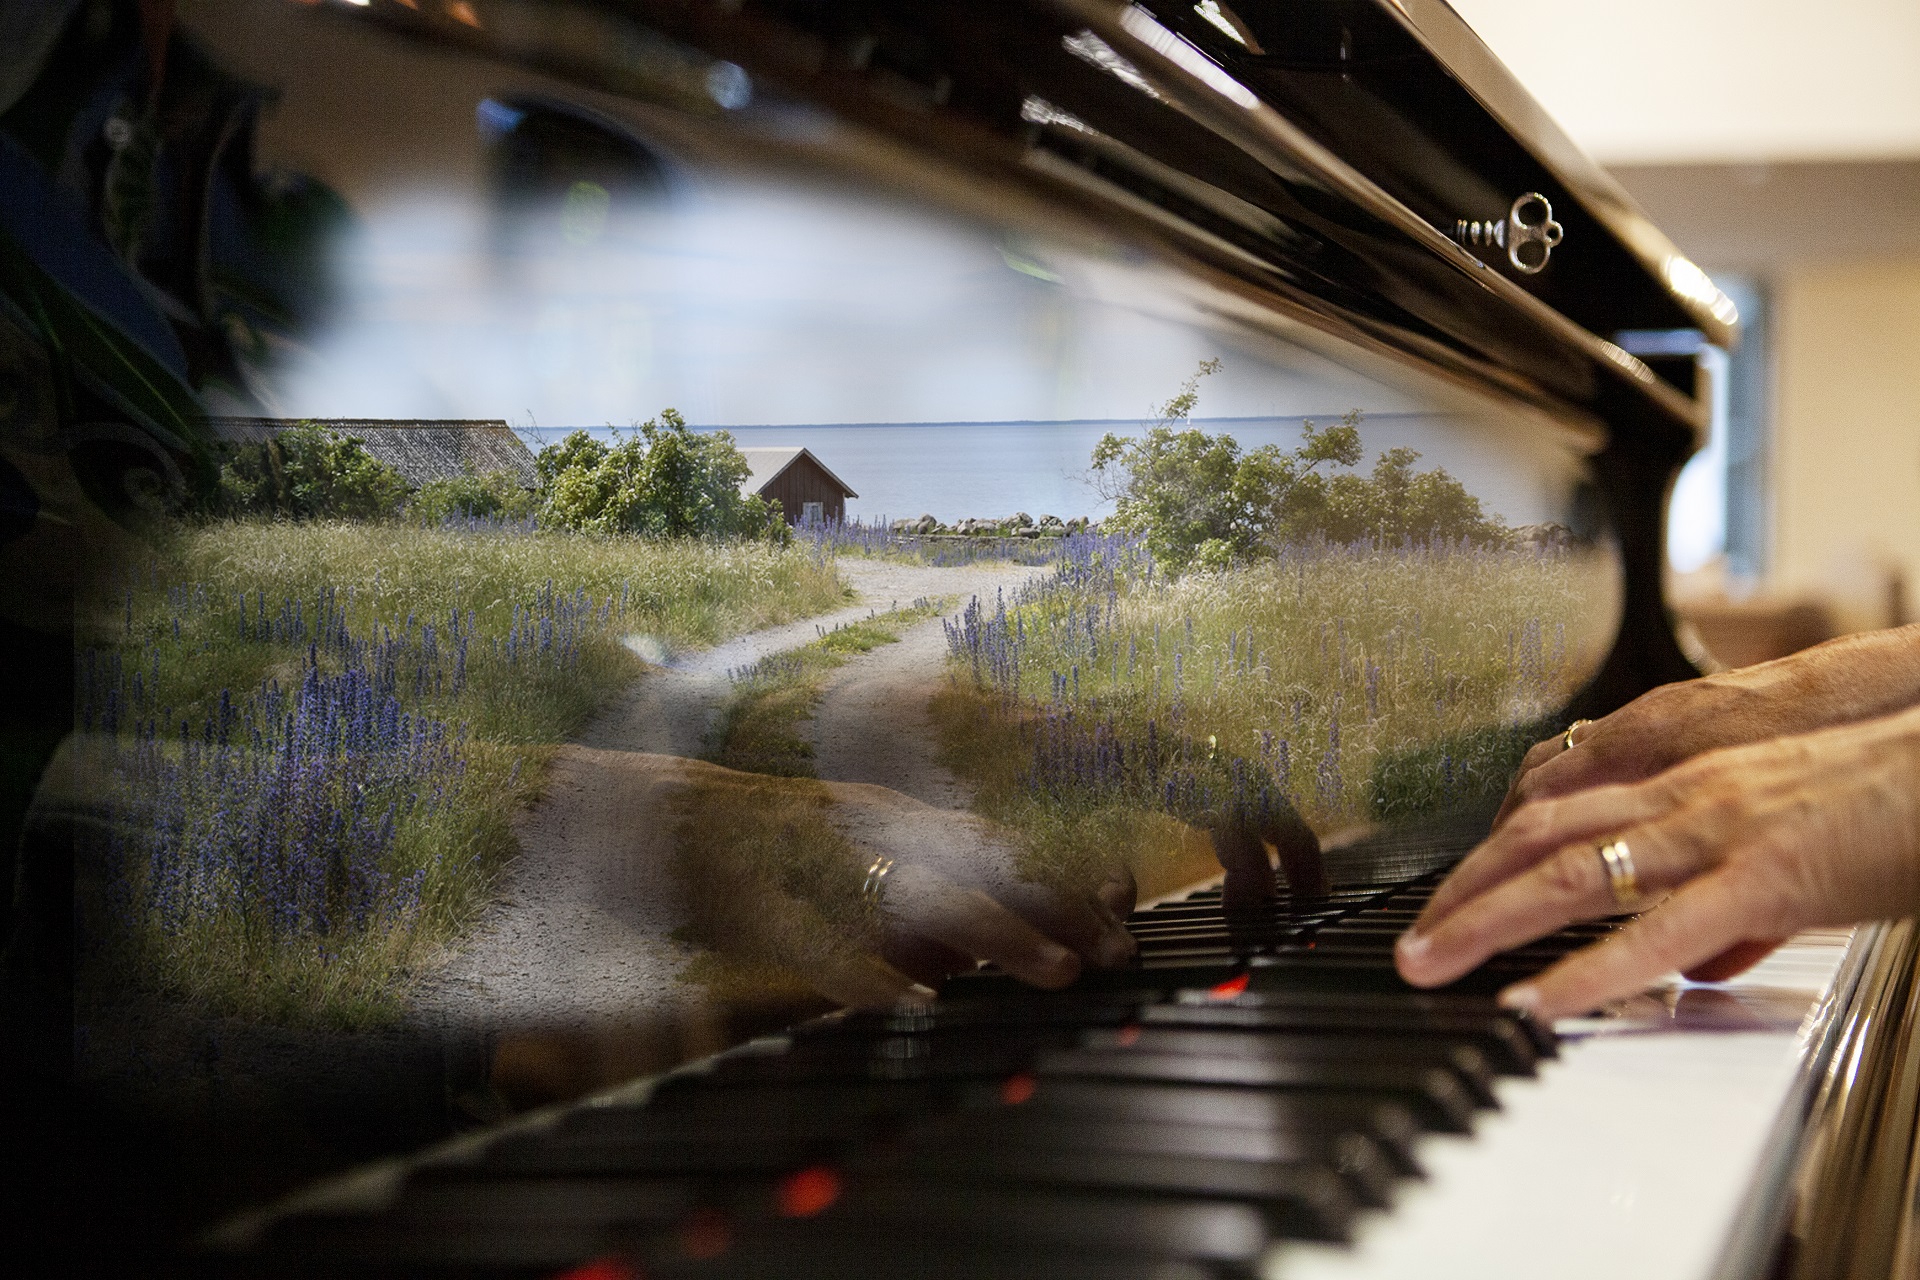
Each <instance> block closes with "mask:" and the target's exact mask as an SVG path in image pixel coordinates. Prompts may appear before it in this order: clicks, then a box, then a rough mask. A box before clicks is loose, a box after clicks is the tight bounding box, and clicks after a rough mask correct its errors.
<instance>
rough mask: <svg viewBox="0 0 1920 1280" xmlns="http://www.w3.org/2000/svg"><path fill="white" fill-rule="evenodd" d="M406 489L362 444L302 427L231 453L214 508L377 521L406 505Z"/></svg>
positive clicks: (309, 425)
mask: <svg viewBox="0 0 1920 1280" xmlns="http://www.w3.org/2000/svg"><path fill="white" fill-rule="evenodd" d="M406 496H407V482H406V481H405V480H403V479H401V477H400V473H399V472H398V471H395V470H394V469H393V468H392V467H390V466H388V465H387V464H386V463H384V462H382V461H380V460H379V459H378V458H376V457H374V456H373V455H372V454H370V453H368V452H367V450H366V446H365V444H363V443H362V442H361V440H360V438H359V437H358V436H343V435H341V434H340V433H339V432H337V431H334V430H331V429H330V428H327V427H322V426H319V425H317V424H315V423H312V422H306V421H302V422H300V423H299V424H297V425H295V426H292V427H289V428H287V429H286V430H285V431H282V432H280V433H278V434H277V435H275V436H274V437H273V438H272V439H269V440H267V441H265V442H264V443H261V444H249V445H242V446H241V447H239V448H237V449H235V450H233V452H232V453H231V455H230V456H229V457H228V459H227V461H226V463H225V465H224V466H222V467H221V470H220V492H219V497H218V500H217V502H216V504H215V505H216V507H217V508H218V509H220V510H222V511H224V512H227V513H229V514H234V515H278V516H291V517H293V518H295V519H341V520H372V519H378V518H379V517H381V516H390V515H392V514H393V513H394V512H395V511H397V510H398V509H399V507H400V504H401V503H402V502H403V501H405V500H406Z"/></svg>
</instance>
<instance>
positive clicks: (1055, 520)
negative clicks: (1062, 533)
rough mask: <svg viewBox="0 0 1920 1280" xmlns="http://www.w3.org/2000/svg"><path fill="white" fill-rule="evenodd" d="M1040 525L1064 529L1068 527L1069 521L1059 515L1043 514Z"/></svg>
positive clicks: (1047, 527)
mask: <svg viewBox="0 0 1920 1280" xmlns="http://www.w3.org/2000/svg"><path fill="white" fill-rule="evenodd" d="M1040 527H1041V528H1042V529H1064V528H1066V527H1067V522H1066V521H1065V520H1062V519H1061V518H1060V517H1059V516H1041V517H1040Z"/></svg>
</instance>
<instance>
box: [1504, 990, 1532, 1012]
mask: <svg viewBox="0 0 1920 1280" xmlns="http://www.w3.org/2000/svg"><path fill="white" fill-rule="evenodd" d="M1500 1007H1501V1008H1503V1009H1512V1010H1514V1011H1515V1012H1516V1013H1533V1014H1537V1013H1539V1012H1540V988H1538V987H1533V986H1527V985H1525V984H1522V985H1520V986H1517V987H1508V988H1507V989H1506V990H1505V991H1502V992H1501V993H1500Z"/></svg>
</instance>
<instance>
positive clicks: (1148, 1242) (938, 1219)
mask: <svg viewBox="0 0 1920 1280" xmlns="http://www.w3.org/2000/svg"><path fill="white" fill-rule="evenodd" d="M806 1229H807V1231H808V1232H809V1233H811V1232H818V1233H820V1234H822V1235H835V1236H841V1237H854V1238H862V1239H870V1238H875V1237H893V1238H899V1237H902V1236H907V1237H911V1238H915V1239H916V1240H917V1241H918V1242H919V1243H921V1244H923V1245H930V1246H935V1247H943V1246H945V1245H947V1244H948V1243H961V1244H965V1243H968V1242H972V1241H977V1240H983V1239H991V1240H995V1241H996V1242H998V1243H999V1244H1001V1245H1002V1246H1014V1245H1039V1246H1049V1245H1051V1246H1056V1247H1060V1246H1064V1247H1067V1248H1071V1249H1074V1250H1083V1251H1087V1252H1091V1253H1119V1254H1124V1255H1129V1256H1134V1257H1153V1258H1162V1259H1172V1260H1179V1261H1190V1262H1201V1263H1225V1264H1237V1265H1238V1266H1241V1267H1245V1266H1248V1265H1250V1264H1251V1263H1253V1262H1254V1261H1255V1260H1256V1259H1257V1258H1258V1257H1259V1256H1260V1254H1261V1252H1262V1251H1264V1250H1265V1249H1266V1248H1267V1246H1268V1245H1269V1244H1270V1243H1272V1242H1273V1240H1274V1235H1273V1231H1272V1229H1271V1228H1270V1226H1269V1225H1268V1223H1267V1220H1266V1219H1265V1217H1264V1216H1263V1215H1262V1214H1261V1213H1260V1211H1259V1210H1258V1209H1255V1208H1253V1207H1252V1206H1250V1205H1246V1204H1242V1203H1237V1202H1234V1201H1225V1200H1206V1199H1188V1198H1180V1197H1171V1196H1170V1197H1116V1196H1112V1195H1102V1194H1099V1193H1097V1192H1079V1191H1067V1190H1059V1189H1055V1188H1051V1187H1031V1186H1020V1187H1005V1188H1003V1187H997V1186H995V1187H983V1186H978V1185H974V1184H970V1183H965V1182H957V1183H949V1182H945V1181H931V1182H920V1181H914V1180H908V1179H904V1178H890V1179H886V1180H874V1181H867V1182H860V1183H856V1184H852V1185H849V1187H848V1188H847V1190H846V1193H845V1194H844V1195H843V1196H842V1197H841V1198H840V1199H839V1201H838V1202H837V1203H836V1204H834V1205H833V1206H832V1207H831V1208H830V1209H828V1210H827V1211H825V1212H824V1213H822V1214H820V1216H819V1217H818V1218H815V1219H812V1220H810V1221H808V1222H807V1223H806Z"/></svg>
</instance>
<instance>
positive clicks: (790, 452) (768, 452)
mask: <svg viewBox="0 0 1920 1280" xmlns="http://www.w3.org/2000/svg"><path fill="white" fill-rule="evenodd" d="M740 455H741V456H742V457H743V458H745V459H746V460H747V466H749V467H751V468H752V472H751V474H749V475H748V476H747V478H746V479H745V480H744V481H742V482H741V485H740V492H742V493H745V494H749V495H751V494H759V495H760V496H761V497H763V498H765V499H766V500H767V501H769V502H778V503H779V504H780V511H781V513H782V514H783V515H785V516H786V518H787V523H788V524H800V523H801V522H803V521H815V522H818V521H821V520H836V521H838V520H845V519H846V518H847V499H848V498H857V497H859V496H860V495H859V494H857V493H855V492H854V491H853V490H851V489H849V488H847V485H846V482H845V481H843V480H842V479H840V477H839V476H836V475H835V474H833V472H831V471H829V470H827V468H826V466H825V464H823V463H822V462H821V461H820V459H818V458H816V457H814V456H813V454H812V453H811V452H809V451H808V450H806V449H742V450H741V451H740Z"/></svg>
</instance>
